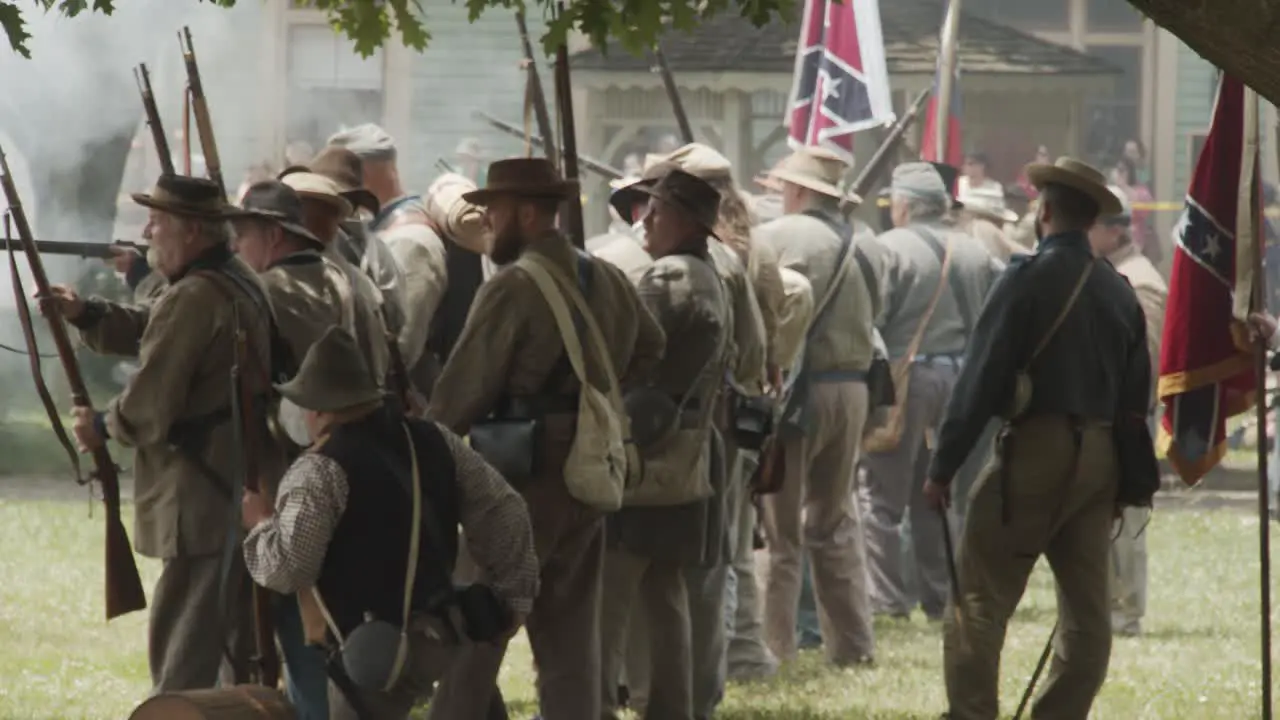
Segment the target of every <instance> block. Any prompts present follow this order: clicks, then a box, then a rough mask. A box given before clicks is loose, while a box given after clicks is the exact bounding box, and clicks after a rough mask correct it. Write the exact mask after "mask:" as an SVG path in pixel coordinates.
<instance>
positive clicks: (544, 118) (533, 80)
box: [516, 10, 560, 163]
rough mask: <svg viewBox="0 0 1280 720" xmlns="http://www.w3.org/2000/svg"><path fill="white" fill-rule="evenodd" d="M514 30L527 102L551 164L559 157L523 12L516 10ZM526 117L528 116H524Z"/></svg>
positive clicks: (545, 97)
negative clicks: (525, 84) (523, 67)
mask: <svg viewBox="0 0 1280 720" xmlns="http://www.w3.org/2000/svg"><path fill="white" fill-rule="evenodd" d="M516 29H517V30H519V31H520V47H521V50H522V52H524V62H525V66H526V72H528V75H529V77H528V79H527V80H526V82H527V83H528V91H529V100H530V102H532V103H533V115H534V118H536V119H537V121H538V134H539V135H541V136H542V141H543V142H542V148H543V150H545V151H546V154H547V158H548V159H549V160H551V162H552V163H555V162H556V161H558V160H559V159H560V158H559V155H558V153H556V147H555V145H553V144H552V142H551V138H553V137H555V134H554V133H553V132H552V130H551V113H550V112H549V111H548V110H547V96H546V93H544V92H543V91H542V80H541V79H540V78H539V77H538V65H537V63H535V62H534V61H533V43H532V42H530V41H529V25H528V23H526V22H525V17H524V10H516ZM525 117H528V115H525Z"/></svg>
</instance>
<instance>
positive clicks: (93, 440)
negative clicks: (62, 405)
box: [71, 405, 104, 453]
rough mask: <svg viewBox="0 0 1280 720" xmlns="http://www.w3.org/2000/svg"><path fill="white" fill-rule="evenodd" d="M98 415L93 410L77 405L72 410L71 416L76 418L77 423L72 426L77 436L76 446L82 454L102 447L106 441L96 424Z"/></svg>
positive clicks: (72, 430)
mask: <svg viewBox="0 0 1280 720" xmlns="http://www.w3.org/2000/svg"><path fill="white" fill-rule="evenodd" d="M95 415H97V413H96V412H94V410H93V408H90V407H82V406H79V405H77V406H76V407H73V408H71V416H72V417H73V418H75V423H74V424H73V425H72V426H71V432H72V433H73V434H74V435H75V436H76V445H77V446H78V449H79V450H80V452H82V453H87V452H90V451H92V450H96V449H97V448H100V447H102V444H103V442H104V439H103V437H102V435H101V434H99V433H98V427H97V425H96V424H94V416H95Z"/></svg>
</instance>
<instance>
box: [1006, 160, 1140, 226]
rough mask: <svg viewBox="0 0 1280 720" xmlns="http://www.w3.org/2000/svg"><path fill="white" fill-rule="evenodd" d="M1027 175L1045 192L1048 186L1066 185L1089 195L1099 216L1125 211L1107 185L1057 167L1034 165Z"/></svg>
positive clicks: (1029, 168) (1033, 183)
mask: <svg viewBox="0 0 1280 720" xmlns="http://www.w3.org/2000/svg"><path fill="white" fill-rule="evenodd" d="M1026 173H1027V179H1028V180H1030V181H1031V184H1032V185H1034V186H1036V189H1039V190H1043V189H1044V186H1045V185H1047V184H1054V185H1064V186H1066V187H1069V188H1071V189H1073V190H1078V191H1080V192H1082V193H1084V194H1085V195H1088V196H1089V197H1090V198H1091V199H1092V200H1093V201H1094V202H1096V203H1097V204H1098V214H1099V215H1117V214H1119V213H1120V212H1121V211H1122V210H1123V209H1124V208H1122V207H1121V206H1120V199H1119V198H1117V197H1116V196H1115V194H1114V193H1112V192H1111V190H1109V189H1108V188H1107V186H1106V185H1102V184H1100V183H1097V182H1094V181H1093V180H1090V179H1088V178H1086V177H1084V176H1082V175H1080V174H1078V173H1074V172H1071V171H1070V170H1067V169H1065V168H1060V167H1058V166H1057V165H1047V164H1041V163H1032V164H1030V165H1028V166H1027V169H1026Z"/></svg>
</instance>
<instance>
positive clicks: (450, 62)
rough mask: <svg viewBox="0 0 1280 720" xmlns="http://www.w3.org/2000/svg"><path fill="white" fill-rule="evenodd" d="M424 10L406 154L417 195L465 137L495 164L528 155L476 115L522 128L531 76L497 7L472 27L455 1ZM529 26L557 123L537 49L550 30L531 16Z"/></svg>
mask: <svg viewBox="0 0 1280 720" xmlns="http://www.w3.org/2000/svg"><path fill="white" fill-rule="evenodd" d="M422 7H423V12H424V14H425V16H426V23H427V27H428V28H429V29H430V31H431V40H430V42H429V43H428V46H427V49H426V50H425V51H423V53H422V54H420V55H418V56H416V57H415V58H414V59H413V61H412V73H413V83H412V86H413V100H412V106H411V108H410V128H411V134H410V137H409V138H408V142H407V143H405V145H406V146H407V150H406V151H402V153H401V155H402V158H403V159H402V161H401V165H402V168H401V173H402V175H403V176H404V181H405V183H406V185H408V186H409V187H415V188H419V189H425V184H426V183H427V182H429V181H430V179H431V178H432V177H434V176H435V175H436V174H437V172H438V171H437V169H436V168H435V163H436V161H437V159H440V158H444V159H445V160H446V161H448V162H450V163H452V162H454V157H453V153H454V149H455V148H456V147H457V145H458V142H459V141H460V140H461V139H462V138H464V137H467V136H474V137H477V138H479V139H480V142H481V144H482V146H483V147H484V149H485V152H486V153H487V154H488V155H489V156H490V157H491V158H493V157H507V156H511V155H516V154H521V153H523V152H524V142H523V141H522V140H520V139H517V138H511V137H509V136H507V135H504V134H502V133H498V132H496V131H493V130H491V129H490V128H489V127H488V126H486V125H484V124H483V123H478V122H476V121H475V120H472V119H471V113H472V112H473V111H474V110H483V111H485V112H488V113H489V114H491V115H494V116H497V117H499V118H502V119H504V120H506V121H507V122H510V123H512V124H514V125H517V126H521V125H522V124H523V106H524V92H525V77H526V75H525V72H524V71H523V70H521V69H520V60H521V57H522V55H521V48H520V38H519V34H518V33H517V32H516V22H515V13H514V11H509V10H504V9H503V8H493V9H490V10H488V11H486V12H485V14H484V15H483V16H482V17H481V18H480V19H478V20H477V21H476V22H475V23H474V24H470V23H468V22H467V9H466V7H465V6H464V5H462V4H456V5H455V4H454V3H453V2H451V0H424V2H423V3H422ZM528 25H529V34H530V36H531V38H532V40H533V43H534V54H535V56H536V57H537V59H538V65H539V68H538V70H539V76H540V77H541V80H542V86H543V88H544V90H545V92H546V95H547V98H548V102H549V103H550V104H551V112H552V119H553V122H554V118H555V103H554V97H555V95H554V90H553V87H554V84H553V82H552V77H551V63H550V62H549V61H546V59H544V58H543V57H542V55H541V47H542V46H541V45H540V44H539V42H538V38H539V36H541V35H542V32H543V28H544V26H545V24H544V22H543V20H542V18H541V17H536V16H530V17H529V19H528ZM534 132H535V133H536V132H537V131H536V128H535V129H534Z"/></svg>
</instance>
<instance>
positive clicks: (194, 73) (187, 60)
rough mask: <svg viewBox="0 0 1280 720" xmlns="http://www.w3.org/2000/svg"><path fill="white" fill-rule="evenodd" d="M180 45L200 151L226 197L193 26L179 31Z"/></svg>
mask: <svg viewBox="0 0 1280 720" xmlns="http://www.w3.org/2000/svg"><path fill="white" fill-rule="evenodd" d="M178 45H179V46H180V47H181V48H182V61H183V63H184V64H185V65H186V66H187V87H188V89H189V90H190V91H191V114H192V115H194V116H195V118H196V130H197V131H198V132H199V133H200V152H201V153H203V154H204V166H205V168H206V169H207V170H208V172H209V179H210V180H212V181H214V182H215V183H217V184H218V187H220V188H222V196H223V197H226V196H227V184H226V182H224V181H223V179H222V160H221V159H220V158H219V157H218V143H217V141H216V140H215V139H214V137H213V120H212V119H211V118H210V117H209V102H208V101H207V100H206V99H205V96H204V84H203V83H202V82H201V81H200V66H199V64H197V63H196V50H195V47H194V46H192V44H191V28H189V27H184V28H182V32H180V33H178ZM188 142H190V141H189V140H188Z"/></svg>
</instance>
